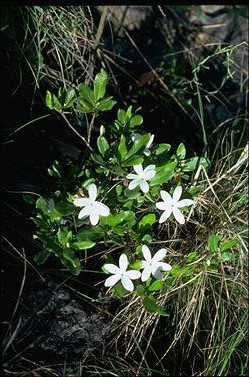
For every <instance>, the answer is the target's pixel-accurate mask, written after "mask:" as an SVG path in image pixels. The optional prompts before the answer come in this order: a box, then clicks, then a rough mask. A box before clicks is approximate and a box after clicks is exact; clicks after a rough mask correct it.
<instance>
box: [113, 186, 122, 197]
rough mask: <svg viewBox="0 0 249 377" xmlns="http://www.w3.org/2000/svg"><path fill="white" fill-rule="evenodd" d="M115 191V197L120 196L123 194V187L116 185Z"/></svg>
mask: <svg viewBox="0 0 249 377" xmlns="http://www.w3.org/2000/svg"><path fill="white" fill-rule="evenodd" d="M115 191H116V194H117V196H120V195H121V194H122V192H123V186H122V185H117V186H116V187H115Z"/></svg>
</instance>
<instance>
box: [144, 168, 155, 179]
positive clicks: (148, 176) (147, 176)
mask: <svg viewBox="0 0 249 377" xmlns="http://www.w3.org/2000/svg"><path fill="white" fill-rule="evenodd" d="M155 175H156V171H155V170H152V169H151V170H148V171H146V172H144V179H145V180H146V181H148V180H149V179H151V178H153V177H155Z"/></svg>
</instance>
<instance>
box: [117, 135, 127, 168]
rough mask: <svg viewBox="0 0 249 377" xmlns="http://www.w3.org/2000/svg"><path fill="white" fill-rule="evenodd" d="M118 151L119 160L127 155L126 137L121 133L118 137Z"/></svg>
mask: <svg viewBox="0 0 249 377" xmlns="http://www.w3.org/2000/svg"><path fill="white" fill-rule="evenodd" d="M118 153H119V156H120V160H121V161H122V160H123V159H125V157H126V155H127V148H126V137H125V136H124V135H123V134H122V135H121V137H120V142H119V145H118Z"/></svg>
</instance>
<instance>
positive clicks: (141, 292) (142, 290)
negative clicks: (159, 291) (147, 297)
mask: <svg viewBox="0 0 249 377" xmlns="http://www.w3.org/2000/svg"><path fill="white" fill-rule="evenodd" d="M135 290H136V293H137V295H138V296H139V297H143V296H144V293H145V288H144V286H143V285H142V284H138V285H137V286H136V289H135Z"/></svg>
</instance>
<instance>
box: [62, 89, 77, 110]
mask: <svg viewBox="0 0 249 377" xmlns="http://www.w3.org/2000/svg"><path fill="white" fill-rule="evenodd" d="M74 99H75V90H74V89H73V88H71V89H68V90H67V91H66V95H65V99H64V103H63V108H64V109H67V108H69V107H71V106H72V104H73V102H74Z"/></svg>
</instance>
